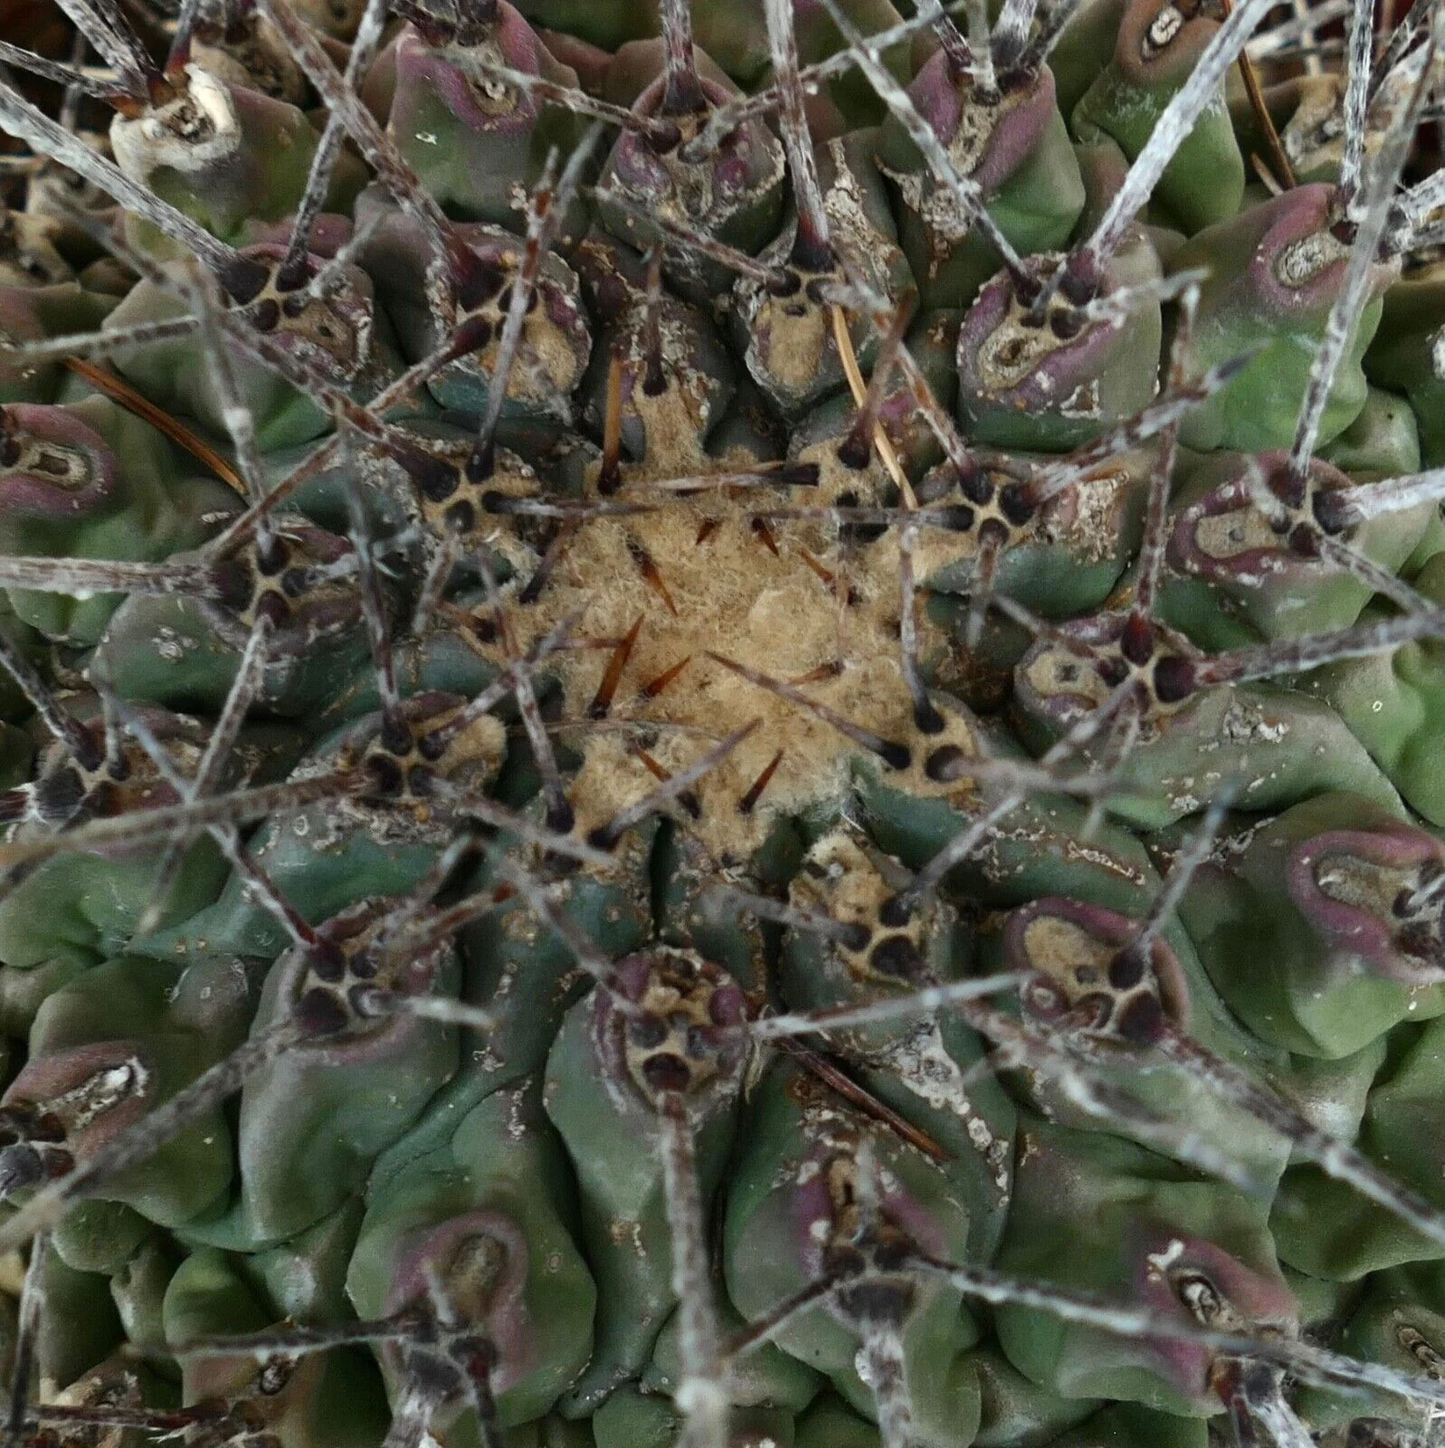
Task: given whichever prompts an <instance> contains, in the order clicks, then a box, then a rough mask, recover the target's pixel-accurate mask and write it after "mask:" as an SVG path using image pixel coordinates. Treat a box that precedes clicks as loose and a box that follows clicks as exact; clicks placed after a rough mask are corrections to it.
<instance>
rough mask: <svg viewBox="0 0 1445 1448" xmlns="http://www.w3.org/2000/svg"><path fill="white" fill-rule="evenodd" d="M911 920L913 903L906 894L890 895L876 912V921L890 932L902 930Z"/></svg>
mask: <svg viewBox="0 0 1445 1448" xmlns="http://www.w3.org/2000/svg"><path fill="white" fill-rule="evenodd" d="M912 918H913V901H912V899H911V898H910V896H909V895H908V894H907V893H906V892H905V893H903V894H898V895H890V896H889V897H888V899H887V900H885V901H884V902H883V904H882V905H881V906H880V907H879V910H878V919H879V920H880V921H881V922H882V923H883V924H884V925H886V926H887V927H888V928H889V929H890V930H902V929H903V927H904V926H905V925H907V924H908V922H909V921H910V920H911V919H912Z"/></svg>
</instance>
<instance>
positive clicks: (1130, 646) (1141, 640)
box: [1119, 613, 1154, 669]
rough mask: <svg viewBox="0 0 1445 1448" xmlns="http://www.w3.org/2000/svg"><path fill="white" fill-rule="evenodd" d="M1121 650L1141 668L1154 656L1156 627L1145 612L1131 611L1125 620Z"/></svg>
mask: <svg viewBox="0 0 1445 1448" xmlns="http://www.w3.org/2000/svg"><path fill="white" fill-rule="evenodd" d="M1119 652H1120V653H1121V654H1123V655H1124V657H1125V658H1126V659H1128V661H1129V662H1130V663H1131V664H1133V665H1134V666H1135V668H1139V669H1142V668H1143V667H1144V665H1145V664H1147V663H1148V662H1149V660H1150V659H1151V658H1153V657H1154V627H1153V625H1152V624H1151V623H1150V622H1149V620H1148V619H1147V618H1145V617H1144V616H1143V614H1139V613H1131V614H1130V615H1129V617H1128V619H1127V620H1126V621H1125V623H1124V631H1123V633H1122V634H1120V636H1119Z"/></svg>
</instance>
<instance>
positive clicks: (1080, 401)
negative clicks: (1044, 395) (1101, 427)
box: [1059, 377, 1103, 419]
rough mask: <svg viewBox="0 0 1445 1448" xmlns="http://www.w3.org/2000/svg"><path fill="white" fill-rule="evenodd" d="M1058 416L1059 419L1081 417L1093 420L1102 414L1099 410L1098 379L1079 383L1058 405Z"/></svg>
mask: <svg viewBox="0 0 1445 1448" xmlns="http://www.w3.org/2000/svg"><path fill="white" fill-rule="evenodd" d="M1059 415H1060V416H1061V417H1082V418H1087V419H1094V418H1098V417H1101V416H1102V415H1103V414H1102V412H1101V411H1100V408H1099V379H1098V378H1097V377H1095V378H1092V379H1090V380H1089V381H1088V382H1081V383H1079V385H1078V386H1077V387H1076V388H1074V390H1073V391H1072V392H1071V393H1069V395H1068V396H1067V397H1066V398H1064V400H1063V401H1062V402H1060V403H1059Z"/></svg>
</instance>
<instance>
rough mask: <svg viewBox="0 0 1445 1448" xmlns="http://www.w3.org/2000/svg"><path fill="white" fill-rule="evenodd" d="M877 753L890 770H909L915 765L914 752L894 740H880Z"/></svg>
mask: <svg viewBox="0 0 1445 1448" xmlns="http://www.w3.org/2000/svg"><path fill="white" fill-rule="evenodd" d="M876 752H877V754H878V757H879V758H880V759H881V760H882V761H883V762H884V764H886V765H887V766H888V767H889V769H907V768H908V766H909V765H910V764H912V763H913V751H912V750H911V749H910V748H909V747H908V746H907V745H906V744H899V743H897V742H896V741H895V740H892V739H880V740H879V741H878V744H877V746H876Z"/></svg>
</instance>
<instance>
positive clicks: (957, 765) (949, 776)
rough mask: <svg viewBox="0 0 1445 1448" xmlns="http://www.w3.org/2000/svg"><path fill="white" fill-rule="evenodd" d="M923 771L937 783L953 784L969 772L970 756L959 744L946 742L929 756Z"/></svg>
mask: <svg viewBox="0 0 1445 1448" xmlns="http://www.w3.org/2000/svg"><path fill="white" fill-rule="evenodd" d="M923 772H924V773H925V774H926V775H927V776H928V777H929V779H931V780H933V782H934V783H935V784H952V783H953V781H954V780H956V779H961V778H962V777H963V776H964V775H965V774H967V773H968V756H967V755H966V754H965V753H964V752H963V750H962V749H960V748H959V747H958V745H956V744H944V745H942V746H940V747H939V748H938V749H935V750H934V751H933V752H932V753H931V754H930V755H929V756H928V759H927V761H926V763H925V764H924V766H923Z"/></svg>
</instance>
